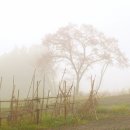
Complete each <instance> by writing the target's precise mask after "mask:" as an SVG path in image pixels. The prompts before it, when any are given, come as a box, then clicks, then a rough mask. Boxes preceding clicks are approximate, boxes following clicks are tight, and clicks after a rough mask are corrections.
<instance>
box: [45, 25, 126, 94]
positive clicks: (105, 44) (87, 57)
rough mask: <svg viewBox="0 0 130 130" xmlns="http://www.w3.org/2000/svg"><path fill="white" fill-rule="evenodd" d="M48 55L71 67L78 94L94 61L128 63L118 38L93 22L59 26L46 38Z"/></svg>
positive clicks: (124, 64)
mask: <svg viewBox="0 0 130 130" xmlns="http://www.w3.org/2000/svg"><path fill="white" fill-rule="evenodd" d="M43 45H45V46H46V47H47V48H48V52H49V55H51V56H52V57H53V59H54V60H55V62H57V61H62V62H64V63H67V64H66V65H69V66H71V68H72V70H73V71H74V72H75V75H76V93H77V94H78V92H79V84H80V81H81V79H82V77H83V75H84V74H85V72H86V71H87V70H88V68H89V67H91V66H92V65H93V64H95V63H106V64H109V63H111V64H119V65H122V66H126V65H127V59H126V58H125V56H124V55H123V53H122V52H121V51H120V49H119V47H118V44H117V40H115V39H114V38H108V37H106V36H105V35H104V34H103V33H101V32H99V31H97V30H96V29H95V28H94V27H93V26H91V25H81V26H77V25H72V24H69V25H68V26H66V27H62V28H60V29H59V30H58V31H57V32H56V33H54V34H49V35H47V36H46V37H45V39H44V40H43Z"/></svg>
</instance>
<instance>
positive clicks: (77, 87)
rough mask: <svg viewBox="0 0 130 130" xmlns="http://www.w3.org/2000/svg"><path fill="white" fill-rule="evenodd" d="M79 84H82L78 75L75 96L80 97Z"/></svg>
mask: <svg viewBox="0 0 130 130" xmlns="http://www.w3.org/2000/svg"><path fill="white" fill-rule="evenodd" d="M79 84H80V78H79V76H78V75H77V79H76V89H75V91H76V92H75V94H76V95H78V94H79Z"/></svg>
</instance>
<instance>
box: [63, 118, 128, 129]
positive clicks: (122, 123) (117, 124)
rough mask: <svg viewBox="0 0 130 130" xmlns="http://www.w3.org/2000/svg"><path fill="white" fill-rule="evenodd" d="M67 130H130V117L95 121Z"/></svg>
mask: <svg viewBox="0 0 130 130" xmlns="http://www.w3.org/2000/svg"><path fill="white" fill-rule="evenodd" d="M62 130H63V129H62ZM65 130H130V116H122V117H116V118H113V119H106V120H99V121H94V122H91V123H88V124H86V125H82V126H77V127H75V128H72V127H71V128H66V129H65Z"/></svg>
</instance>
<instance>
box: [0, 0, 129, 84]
mask: <svg viewBox="0 0 130 130" xmlns="http://www.w3.org/2000/svg"><path fill="white" fill-rule="evenodd" d="M129 12H130V0H0V54H2V53H4V52H8V51H10V50H11V49H13V48H14V47H16V46H27V47H29V46H31V45H32V44H41V42H42V39H43V38H44V36H45V34H47V33H53V32H55V31H56V30H57V29H58V28H59V27H62V26H65V25H67V24H68V23H74V24H92V25H93V26H95V27H96V28H97V29H98V30H99V31H102V32H104V33H105V34H106V35H107V36H110V37H111V36H112V37H115V38H116V39H117V40H118V41H119V46H120V48H121V50H122V51H123V52H124V53H125V54H126V56H127V57H129V58H130V51H129V50H130V45H129V43H130V36H129V35H130V26H129V24H130V13H129ZM127 72H128V73H127ZM117 73H118V71H117V70H116V71H115V77H113V78H114V79H115V80H117V82H118V80H120V78H121V79H122V77H120V76H119V78H118V76H117ZM119 73H120V74H121V76H122V75H124V76H125V74H126V73H127V74H126V77H127V78H124V79H122V82H123V81H125V83H126V81H129V79H128V76H130V71H125V72H122V71H121V72H119ZM122 73H123V74H122ZM113 86H114V85H113ZM119 86H120V84H119ZM125 86H130V82H127V84H126V85H125Z"/></svg>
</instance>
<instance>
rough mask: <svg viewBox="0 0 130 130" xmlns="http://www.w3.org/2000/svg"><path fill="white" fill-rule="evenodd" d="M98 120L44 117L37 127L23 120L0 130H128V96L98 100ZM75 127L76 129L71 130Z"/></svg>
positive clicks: (129, 123)
mask: <svg viewBox="0 0 130 130" xmlns="http://www.w3.org/2000/svg"><path fill="white" fill-rule="evenodd" d="M97 116H98V120H96V119H95V117H94V116H93V117H89V116H88V117H86V118H83V119H81V118H79V117H78V116H77V117H76V118H75V117H73V116H71V115H70V116H68V117H67V118H66V120H65V119H64V117H62V116H61V117H53V118H52V117H51V116H49V115H46V116H44V118H43V119H42V122H41V123H40V124H39V125H34V124H30V123H29V122H28V120H23V121H22V122H21V123H19V124H18V125H13V126H7V125H6V124H5V125H3V126H2V127H1V128H0V130H45V129H51V130H55V129H57V130H58V129H59V128H62V127H67V128H62V129H66V130H73V129H74V130H75V129H77V130H87V129H89V130H90V129H95V130H98V129H99V130H102V129H106V130H107V128H108V129H109V128H110V129H113V130H114V128H115V129H116V128H117V129H121V130H126V129H127V130H129V129H130V95H121V96H110V97H103V98H101V99H100V100H99V104H98V107H97ZM74 126H76V128H73V127H74Z"/></svg>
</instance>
